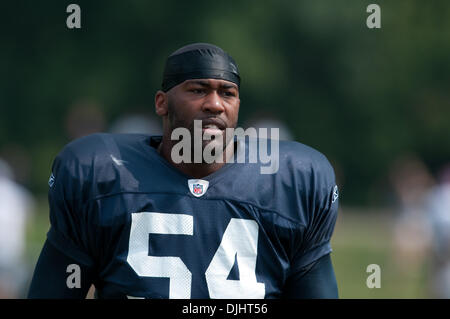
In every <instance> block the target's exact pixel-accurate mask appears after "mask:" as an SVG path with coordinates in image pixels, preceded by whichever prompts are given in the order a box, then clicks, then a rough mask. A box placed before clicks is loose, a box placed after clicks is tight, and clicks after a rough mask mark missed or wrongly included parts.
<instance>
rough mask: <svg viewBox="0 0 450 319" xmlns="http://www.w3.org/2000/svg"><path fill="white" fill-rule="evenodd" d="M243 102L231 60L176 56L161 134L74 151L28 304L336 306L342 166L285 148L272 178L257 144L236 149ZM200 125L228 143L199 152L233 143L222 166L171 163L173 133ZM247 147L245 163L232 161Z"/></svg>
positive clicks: (63, 164)
mask: <svg viewBox="0 0 450 319" xmlns="http://www.w3.org/2000/svg"><path fill="white" fill-rule="evenodd" d="M239 93H240V75H239V71H238V67H237V65H236V63H235V61H234V59H233V58H232V57H231V56H230V55H229V54H228V53H226V52H225V51H223V50H222V49H221V48H219V47H217V46H214V45H211V44H205V43H196V44H191V45H187V46H185V47H182V48H181V49H179V50H177V51H175V52H174V53H172V54H171V55H170V56H169V57H168V59H167V62H166V65H165V70H164V75H163V82H162V89H161V90H159V91H158V92H157V93H156V96H155V109H156V113H157V114H158V115H159V116H160V117H161V118H162V121H163V135H162V136H145V135H136V134H93V135H90V136H87V137H83V138H80V139H77V140H75V141H73V142H71V143H69V144H68V145H67V146H66V147H64V149H63V150H62V151H61V152H60V154H59V155H58V156H57V157H56V159H55V161H54V163H53V166H52V174H51V178H50V181H49V185H50V188H49V205H50V222H51V227H50V230H49V232H48V234H47V240H46V242H45V244H44V247H43V249H42V252H41V255H40V257H39V260H38V262H37V265H36V268H35V272H34V276H33V280H32V283H31V287H30V290H29V298H84V297H85V296H86V293H87V291H88V289H89V288H90V286H91V285H92V284H93V285H95V288H96V296H97V298H180V299H181V298H221V299H225V298H243V299H244V298H245V299H248V298H338V289H337V284H336V278H335V274H334V270H333V266H332V262H331V258H330V253H331V246H330V239H331V236H332V234H333V230H334V226H335V222H336V217H337V210H338V200H337V197H338V195H337V186H336V183H335V176H334V171H333V168H332V167H331V165H330V163H329V162H328V160H327V159H326V157H325V156H324V155H322V154H321V153H319V152H318V151H316V150H314V149H313V148H310V147H308V146H306V145H303V144H300V143H297V142H288V141H283V142H280V144H279V159H278V161H279V169H278V171H276V172H274V173H273V174H262V173H261V170H260V168H261V165H262V163H259V162H257V163H250V161H249V160H248V158H247V157H248V154H249V150H248V148H249V146H248V145H247V144H248V143H243V142H242V141H239V140H237V139H235V138H228V137H227V138H226V136H227V135H226V134H225V130H226V129H229V128H235V127H236V124H237V120H238V111H239V106H240V99H239ZM196 120H201V121H202V122H201V123H202V133H203V134H204V135H207V134H209V135H214V136H218V137H219V138H218V139H212V140H207V141H203V143H202V144H201V149H202V150H203V149H205V147H207V146H208V145H209V144H210V143H222V142H223V144H222V145H224V146H223V150H225V151H226V152H223V158H224V161H214V162H205V161H200V162H179V161H177V160H174V158H173V154H172V151H173V148H174V146H175V145H176V142H177V141H176V140H174V139H173V138H172V133H173V132H174V130H175V129H177V128H185V129H188V130H189V132H193V133H194V121H196ZM194 135H195V133H194ZM194 142H195V141H194ZM194 148H195V147H194ZM238 150H243V151H245V153H244V154H245V156H246V159H247V160H246V161H244V163H242V162H238V161H236V160H230V159H234V158H235V157H236V153H237V152H238ZM194 152H195V149H194ZM184 155H186V154H184ZM193 155H194V154H191V156H193Z"/></svg>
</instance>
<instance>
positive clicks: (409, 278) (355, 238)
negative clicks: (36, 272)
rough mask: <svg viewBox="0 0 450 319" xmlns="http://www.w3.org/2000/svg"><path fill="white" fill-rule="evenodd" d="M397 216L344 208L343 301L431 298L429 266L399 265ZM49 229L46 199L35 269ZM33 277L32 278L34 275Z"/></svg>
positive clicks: (337, 243) (337, 245) (339, 261)
mask: <svg viewBox="0 0 450 319" xmlns="http://www.w3.org/2000/svg"><path fill="white" fill-rule="evenodd" d="M392 216H393V212H389V211H382V210H373V211H368V210H367V209H363V208H361V209H354V208H353V209H352V208H341V209H340V211H339V216H338V221H337V224H336V228H335V232H334V235H333V238H332V242H331V244H332V247H333V253H332V260H333V265H334V268H335V273H336V278H337V281H338V286H339V297H340V298H343V299H346V298H357V299H359V298H364V299H366V298H371V299H372V298H388V299H390V298H401V299H402V298H429V297H430V296H429V295H428V290H427V288H426V287H427V275H426V274H427V269H426V263H424V265H421V266H420V267H416V269H415V270H414V271H405V270H404V269H401V268H399V267H398V265H396V263H395V262H394V258H393V256H394V255H393V254H394V253H395V252H394V250H393V247H392V227H393V218H392ZM48 228H49V219H48V204H47V201H46V198H40V199H39V200H38V201H37V212H36V214H35V215H34V217H33V219H32V220H31V221H30V223H29V226H28V232H27V241H28V246H27V256H28V258H27V259H28V261H29V264H30V269H33V268H34V265H35V264H36V261H37V258H38V257H39V253H40V249H41V248H42V245H43V243H44V241H45V238H46V233H47V231H48ZM370 264H377V265H379V266H380V268H381V288H372V289H369V288H368V287H367V286H366V279H367V277H368V276H369V275H370V273H367V272H366V269H367V266H368V265H370ZM30 276H31V274H30Z"/></svg>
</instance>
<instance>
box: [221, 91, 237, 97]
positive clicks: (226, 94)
mask: <svg viewBox="0 0 450 319" xmlns="http://www.w3.org/2000/svg"><path fill="white" fill-rule="evenodd" d="M223 95H225V96H236V94H235V93H234V92H232V91H225V92H223Z"/></svg>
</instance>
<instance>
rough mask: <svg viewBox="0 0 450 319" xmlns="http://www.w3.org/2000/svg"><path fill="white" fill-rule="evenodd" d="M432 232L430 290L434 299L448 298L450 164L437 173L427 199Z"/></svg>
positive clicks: (449, 280) (449, 270)
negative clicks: (436, 179) (435, 182)
mask: <svg viewBox="0 0 450 319" xmlns="http://www.w3.org/2000/svg"><path fill="white" fill-rule="evenodd" d="M427 209H428V220H429V224H430V226H431V232H432V245H431V254H432V259H431V260H432V264H431V268H430V271H431V274H430V275H431V276H430V277H431V285H430V286H431V290H432V297H434V298H446V299H447V298H450V164H447V165H445V166H444V167H443V168H442V169H441V170H440V172H439V173H438V183H437V185H436V186H435V187H433V188H432V189H431V191H430V193H429V195H428V198H427Z"/></svg>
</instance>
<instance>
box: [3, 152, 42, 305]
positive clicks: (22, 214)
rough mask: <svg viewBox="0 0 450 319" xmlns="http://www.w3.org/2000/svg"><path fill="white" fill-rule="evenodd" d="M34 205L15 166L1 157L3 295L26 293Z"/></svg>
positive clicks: (21, 296)
mask: <svg viewBox="0 0 450 319" xmlns="http://www.w3.org/2000/svg"><path fill="white" fill-rule="evenodd" d="M33 209H34V200H33V198H32V196H31V194H30V193H29V192H28V191H27V190H26V189H25V188H24V187H22V186H21V185H20V184H18V183H16V182H15V181H14V176H13V171H12V169H11V167H10V166H9V165H8V164H7V163H6V162H5V161H3V160H2V159H0V299H2V298H23V297H24V296H25V285H26V284H27V281H28V279H29V278H28V277H29V269H27V268H28V264H27V262H26V256H25V255H26V229H27V221H28V219H29V218H30V217H31V212H32V211H33Z"/></svg>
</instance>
